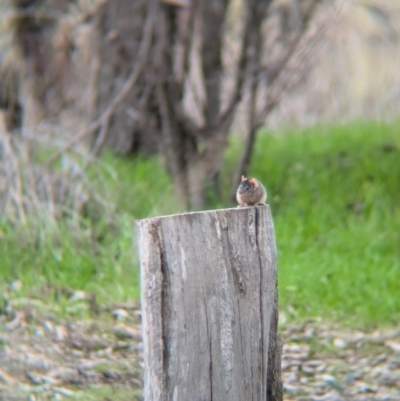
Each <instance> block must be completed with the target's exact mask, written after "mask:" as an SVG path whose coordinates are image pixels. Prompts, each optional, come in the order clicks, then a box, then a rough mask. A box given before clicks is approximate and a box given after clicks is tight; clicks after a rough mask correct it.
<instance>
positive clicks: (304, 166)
mask: <svg viewBox="0 0 400 401" xmlns="http://www.w3.org/2000/svg"><path fill="white" fill-rule="evenodd" d="M240 146H241V143H240V141H239V140H238V139H233V140H232V143H231V144H230V146H229V148H228V150H227V152H226V157H225V162H224V169H223V177H222V182H223V186H224V188H223V192H224V194H225V195H224V199H223V200H219V201H217V200H213V201H212V205H211V207H213V208H215V207H230V206H234V204H233V203H232V201H230V200H228V199H229V189H230V188H229V185H230V184H231V182H230V180H231V177H233V172H234V169H235V165H236V163H237V160H238V157H239V153H240ZM88 174H89V177H90V178H91V180H92V181H93V182H94V183H95V185H96V186H97V188H98V191H100V192H102V193H103V194H104V197H105V198H107V199H108V201H109V202H110V203H111V204H112V205H114V210H113V212H112V213H111V214H110V216H113V217H110V216H108V217H106V216H98V213H97V215H96V213H95V217H93V216H91V217H87V218H85V219H82V221H80V222H79V223H75V225H72V223H68V222H59V223H58V224H57V226H51V225H49V224H46V222H45V221H43V222H40V224H37V222H36V224H33V225H32V227H30V228H29V229H25V230H16V229H14V228H11V227H10V226H9V225H7V224H6V223H4V222H3V223H1V222H0V254H1V255H2V259H1V261H0V282H2V283H3V287H2V288H3V289H4V288H5V286H6V285H8V284H10V283H11V282H12V281H14V280H21V281H23V284H24V286H23V291H25V293H27V295H33V296H37V297H43V296H49V297H55V299H57V300H58V301H60V299H59V297H58V298H57V294H60V293H62V291H61V292H60V289H62V288H64V287H66V288H73V289H78V290H84V291H87V292H90V293H94V294H96V295H97V297H98V299H99V300H100V302H110V301H127V300H130V299H132V298H133V299H138V297H139V293H140V289H139V273H138V261H137V250H136V244H135V229H134V220H135V219H137V218H144V217H150V216H155V215H163V214H168V213H175V212H180V211H182V209H180V207H179V205H177V203H176V200H175V198H174V193H173V188H172V185H171V181H170V179H169V177H168V175H167V174H166V172H165V171H164V168H163V165H162V163H161V162H160V160H159V159H149V160H144V159H142V158H137V159H135V160H132V159H124V158H116V157H113V156H111V155H110V154H107V155H105V156H104V160H103V164H102V167H101V169H100V172H99V169H98V167H96V169H95V168H93V169H92V170H90V171H89V173H88ZM251 175H254V176H255V177H257V178H259V179H260V180H261V181H262V182H263V183H265V185H266V187H267V189H268V193H269V203H270V205H271V208H272V212H273V216H274V221H275V228H276V234H277V245H278V256H279V291H280V306H281V309H282V312H283V313H284V314H285V315H286V316H287V317H288V318H289V319H305V318H307V317H313V316H322V317H324V318H331V319H334V320H340V321H341V322H346V323H348V324H350V325H354V324H355V325H363V326H374V325H376V324H382V323H383V324H391V323H397V322H398V319H399V317H400V296H399V294H400V135H399V128H398V126H397V125H396V124H393V125H384V124H376V123H354V124H350V125H347V126H337V127H332V128H329V129H326V128H321V127H315V128H313V129H309V130H306V131H305V132H296V131H293V132H283V133H282V132H281V133H279V134H276V133H268V132H263V133H261V134H260V135H259V137H258V141H257V145H256V153H255V155H254V158H253V162H252V168H251ZM0 287H1V285H0ZM48 288H50V290H48V295H46V294H47V292H46V291H47V290H46V289H48ZM0 289H1V288H0Z"/></svg>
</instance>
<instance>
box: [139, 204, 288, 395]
mask: <svg viewBox="0 0 400 401" xmlns="http://www.w3.org/2000/svg"><path fill="white" fill-rule="evenodd" d="M137 231H138V236H139V250H140V259H141V277H142V311H143V336H144V338H143V344H144V358H145V394H144V395H145V399H146V400H152V401H159V400H160V401H161V400H174V401H186V400H204V401H206V400H210V401H211V400H218V401H224V400H227V401H228V400H229V401H239V400H241V401H242V400H257V401H266V400H267V399H268V400H269V401H271V400H274V401H280V400H282V386H281V381H280V364H281V342H280V340H279V338H278V337H277V317H278V305H277V303H278V293H277V278H276V273H277V264H276V247H275V236H274V227H273V222H272V217H271V214H270V209H269V207H268V206H261V207H257V208H243V209H226V210H217V211H211V212H201V213H186V214H180V215H175V216H168V217H161V218H154V219H146V220H142V221H139V222H137Z"/></svg>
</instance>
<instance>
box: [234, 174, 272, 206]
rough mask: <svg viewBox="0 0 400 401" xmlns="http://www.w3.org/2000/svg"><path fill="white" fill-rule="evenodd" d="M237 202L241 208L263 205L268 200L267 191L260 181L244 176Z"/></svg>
mask: <svg viewBox="0 0 400 401" xmlns="http://www.w3.org/2000/svg"><path fill="white" fill-rule="evenodd" d="M236 200H237V201H238V203H239V206H240V207H244V206H257V205H263V204H265V201H266V200H267V191H266V190H265V188H264V185H263V184H261V182H260V181H258V180H256V179H255V178H245V177H244V175H242V181H241V183H240V185H239V188H238V189H237V191H236Z"/></svg>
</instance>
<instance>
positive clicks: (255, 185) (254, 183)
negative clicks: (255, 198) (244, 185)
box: [250, 178, 259, 188]
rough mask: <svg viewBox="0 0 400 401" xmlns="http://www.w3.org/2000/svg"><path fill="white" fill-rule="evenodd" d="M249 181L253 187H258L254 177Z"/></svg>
mask: <svg viewBox="0 0 400 401" xmlns="http://www.w3.org/2000/svg"><path fill="white" fill-rule="evenodd" d="M250 182H251V183H252V184H253V186H254V188H258V185H259V184H258V181H257V180H256V179H255V178H252V179H251V180H250Z"/></svg>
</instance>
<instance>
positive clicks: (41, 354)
mask: <svg viewBox="0 0 400 401" xmlns="http://www.w3.org/2000/svg"><path fill="white" fill-rule="evenodd" d="M82 311H83V312H84V313H82ZM90 311H91V312H90ZM0 312H1V315H0V400H29V401H34V400H64V399H75V400H102V401H107V400H112V401H114V400H124V401H126V400H141V399H142V386H143V379H142V372H143V359H142V343H141V327H140V317H141V316H140V306H139V305H138V304H135V303H132V304H113V305H108V306H106V307H99V306H98V305H96V304H95V303H94V302H93V299H89V298H88V297H87V296H86V295H85V294H82V293H79V292H78V293H74V294H73V295H72V296H71V297H70V298H69V299H68V301H67V302H66V303H65V304H64V305H63V313H60V308H59V307H58V309H57V310H55V306H54V305H50V304H46V303H44V302H42V301H39V300H34V299H26V298H14V299H5V300H4V306H3V307H2V308H1V310H0ZM80 313H81V315H82V316H85V318H83V317H82V318H81V319H79V318H77V317H74V318H72V317H68V316H71V314H74V315H75V316H76V315H79V314H80ZM61 316H66V317H61ZM88 316H90V318H89V317H88ZM281 334H282V336H283V338H284V342H285V345H284V353H283V360H282V379H283V385H284V399H285V400H297V401H313V400H325V401H347V400H354V401H355V400H360V401H368V400H371V401H372V400H380V401H400V327H399V328H397V329H390V330H376V331H373V332H362V331H351V330H341V329H340V328H339V327H337V326H334V325H328V324H323V323H318V322H315V321H309V322H306V323H303V324H290V325H288V326H287V327H285V328H283V329H282V330H281Z"/></svg>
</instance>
